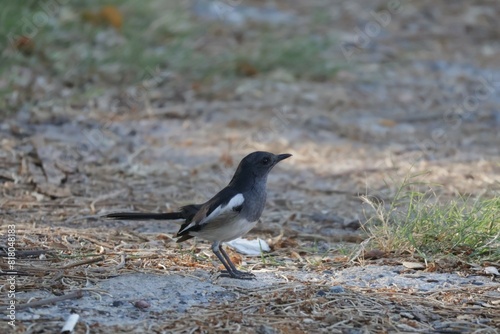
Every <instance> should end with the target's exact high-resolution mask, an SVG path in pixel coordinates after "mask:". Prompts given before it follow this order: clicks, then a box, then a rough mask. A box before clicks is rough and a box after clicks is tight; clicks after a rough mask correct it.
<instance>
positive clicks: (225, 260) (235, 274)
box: [212, 241, 252, 279]
mask: <svg viewBox="0 0 500 334" xmlns="http://www.w3.org/2000/svg"><path fill="white" fill-rule="evenodd" d="M221 250H222V254H224V255H222V254H221ZM212 252H214V254H215V256H217V258H218V259H219V261H220V262H221V263H222V264H223V265H224V267H225V268H226V270H227V272H226V273H227V274H228V275H229V276H230V277H232V278H237V279H251V278H252V277H251V276H248V275H245V274H246V273H243V272H241V271H239V270H236V267H235V266H234V264H233V263H232V262H231V260H230V259H229V256H227V254H226V252H224V250H223V249H222V248H221V247H220V242H217V241H216V242H214V243H213V244H212ZM223 273H224V272H223Z"/></svg>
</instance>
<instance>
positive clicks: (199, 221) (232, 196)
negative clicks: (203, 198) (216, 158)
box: [177, 188, 245, 236]
mask: <svg viewBox="0 0 500 334" xmlns="http://www.w3.org/2000/svg"><path fill="white" fill-rule="evenodd" d="M244 201H245V198H244V197H243V194H241V193H237V192H235V191H234V190H232V189H230V188H225V189H223V190H222V191H221V192H219V193H218V194H217V195H215V196H214V197H213V198H212V199H210V200H209V201H208V202H206V203H205V204H204V205H203V206H202V207H201V208H200V209H199V210H198V212H197V213H196V215H194V217H193V219H192V220H191V221H186V223H185V224H183V225H182V226H181V228H180V230H179V232H178V233H177V235H178V236H181V235H183V234H186V233H187V232H189V231H191V230H198V229H199V228H201V227H202V226H204V225H206V224H208V223H210V221H212V220H214V219H215V218H217V217H220V216H224V215H226V214H234V213H235V212H239V211H241V209H242V207H243V202H244Z"/></svg>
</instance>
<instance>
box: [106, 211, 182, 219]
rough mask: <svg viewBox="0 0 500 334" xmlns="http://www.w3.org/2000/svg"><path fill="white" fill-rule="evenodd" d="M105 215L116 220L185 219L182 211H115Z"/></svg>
mask: <svg viewBox="0 0 500 334" xmlns="http://www.w3.org/2000/svg"><path fill="white" fill-rule="evenodd" d="M104 217H106V218H109V219H115V220H174V219H185V216H184V214H183V213H182V212H167V213H142V212H115V213H110V214H108V215H105V216H104Z"/></svg>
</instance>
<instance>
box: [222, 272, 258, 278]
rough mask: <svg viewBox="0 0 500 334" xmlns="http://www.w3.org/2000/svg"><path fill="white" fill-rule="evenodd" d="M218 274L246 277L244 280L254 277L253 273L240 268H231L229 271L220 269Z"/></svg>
mask: <svg viewBox="0 0 500 334" xmlns="http://www.w3.org/2000/svg"><path fill="white" fill-rule="evenodd" d="M220 276H221V277H231V278H236V279H246V280H251V279H256V277H255V275H254V274H252V273H250V272H246V271H240V270H231V271H227V270H222V271H221V274H220Z"/></svg>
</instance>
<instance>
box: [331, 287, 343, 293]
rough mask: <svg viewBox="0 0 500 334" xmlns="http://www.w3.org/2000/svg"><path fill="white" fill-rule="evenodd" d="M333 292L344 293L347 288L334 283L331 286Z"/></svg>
mask: <svg viewBox="0 0 500 334" xmlns="http://www.w3.org/2000/svg"><path fill="white" fill-rule="evenodd" d="M330 292H331V293H344V292H345V290H344V288H343V287H342V286H340V285H334V286H332V287H331V288H330Z"/></svg>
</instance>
